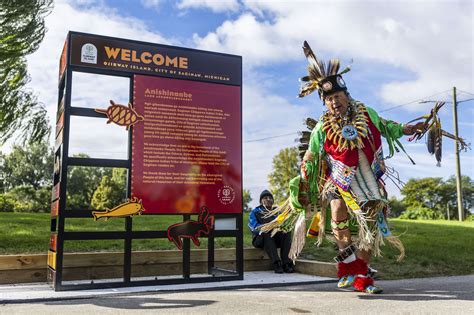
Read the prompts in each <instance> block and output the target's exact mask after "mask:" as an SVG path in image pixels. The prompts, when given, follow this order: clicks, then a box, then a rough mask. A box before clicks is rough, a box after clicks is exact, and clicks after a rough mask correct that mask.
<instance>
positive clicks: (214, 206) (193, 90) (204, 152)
mask: <svg viewBox="0 0 474 315" xmlns="http://www.w3.org/2000/svg"><path fill="white" fill-rule="evenodd" d="M133 94H134V95H133V103H134V106H135V110H136V111H137V113H138V114H140V115H142V116H143V117H144V121H142V122H139V123H137V124H136V125H134V126H133V140H132V141H133V143H132V187H131V188H132V197H138V198H139V199H142V202H143V207H144V208H145V210H146V212H145V214H146V213H148V214H150V213H166V214H175V213H198V212H199V209H200V208H201V207H202V206H206V207H207V208H208V209H209V211H210V213H241V212H242V191H241V187H242V152H241V150H242V149H241V141H242V140H241V108H240V104H241V102H240V94H241V93H240V87H238V86H230V85H222V84H213V83H204V82H194V81H184V80H178V79H169V78H157V77H148V76H135V77H134V92H133Z"/></svg>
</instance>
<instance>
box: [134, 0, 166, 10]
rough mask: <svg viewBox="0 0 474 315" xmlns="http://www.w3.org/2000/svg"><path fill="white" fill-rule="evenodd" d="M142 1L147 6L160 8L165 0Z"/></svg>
mask: <svg viewBox="0 0 474 315" xmlns="http://www.w3.org/2000/svg"><path fill="white" fill-rule="evenodd" d="M140 3H141V4H142V5H143V6H144V7H145V8H154V9H159V8H160V5H161V4H162V3H163V0H140Z"/></svg>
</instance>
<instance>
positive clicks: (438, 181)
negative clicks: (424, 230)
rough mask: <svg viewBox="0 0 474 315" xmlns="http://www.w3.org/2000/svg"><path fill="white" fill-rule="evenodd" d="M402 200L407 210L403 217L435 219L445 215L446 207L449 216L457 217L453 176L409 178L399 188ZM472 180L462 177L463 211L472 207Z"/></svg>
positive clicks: (473, 187)
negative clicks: (446, 178)
mask: <svg viewBox="0 0 474 315" xmlns="http://www.w3.org/2000/svg"><path fill="white" fill-rule="evenodd" d="M401 193H402V195H403V196H404V198H403V200H402V202H403V204H404V205H405V206H406V208H407V210H406V211H405V212H404V213H403V214H402V216H401V217H403V218H411V219H412V218H413V219H415V218H424V219H435V218H444V217H446V216H447V214H446V208H448V209H450V217H451V218H457V217H458V213H457V205H456V203H457V200H456V179H455V177H454V176H452V177H451V178H449V179H448V180H447V181H443V179H442V178H440V177H427V178H422V179H410V180H409V181H408V182H407V184H406V185H405V186H404V187H403V188H402V190H401ZM473 193H474V186H473V182H472V181H471V179H470V178H469V177H468V176H463V177H462V194H463V208H464V211H465V213H468V209H470V208H471V207H472V194H473Z"/></svg>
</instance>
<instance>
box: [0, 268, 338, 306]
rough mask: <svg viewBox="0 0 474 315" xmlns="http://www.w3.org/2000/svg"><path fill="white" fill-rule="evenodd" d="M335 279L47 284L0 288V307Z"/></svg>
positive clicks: (265, 275)
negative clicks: (59, 288)
mask: <svg viewBox="0 0 474 315" xmlns="http://www.w3.org/2000/svg"><path fill="white" fill-rule="evenodd" d="M335 281H336V280H335V279H331V278H325V277H318V276H311V275H305V274H301V273H293V274H275V273H274V272H271V271H254V272H246V273H245V274H244V280H242V281H240V280H238V281H222V282H204V283H191V284H177V285H161V286H144V287H126V288H116V289H100V290H77V291H63V292H54V291H53V289H51V287H50V286H49V285H47V284H17V285H0V304H3V303H25V302H36V301H40V302H43V301H59V300H68V299H84V298H90V297H98V296H115V295H127V294H134V293H135V294H136V293H145V292H170V291H181V292H182V291H197V290H200V291H204V290H223V289H225V290H230V289H236V288H251V287H269V286H273V287H274V286H281V285H295V284H302V283H307V284H309V283H325V282H335Z"/></svg>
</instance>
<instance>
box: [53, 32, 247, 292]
mask: <svg viewBox="0 0 474 315" xmlns="http://www.w3.org/2000/svg"><path fill="white" fill-rule="evenodd" d="M75 36H80V37H84V38H88V39H91V40H105V41H108V40H111V41H118V42H120V43H124V44H126V45H127V44H128V45H142V46H146V47H152V48H157V49H165V50H166V49H172V50H174V51H185V52H186V51H187V52H192V53H197V54H199V55H211V56H213V57H217V58H221V59H222V60H224V61H225V60H226V59H228V58H232V59H233V60H235V62H234V68H233V69H234V70H233V71H234V72H235V73H236V74H237V75H236V76H235V77H234V78H233V79H232V80H227V82H215V81H213V79H212V78H211V79H205V80H202V79H196V78H190V80H195V81H201V82H214V83H218V84H230V85H235V86H239V87H240V121H241V126H240V132H241V130H242V120H241V117H242V57H240V56H234V55H227V54H220V53H214V52H205V51H199V50H194V49H187V48H179V47H172V46H166V45H158V44H151V43H144V42H139V41H133V40H126V39H119V38H113V37H106V36H98V35H93V34H85V33H78V32H69V33H68V36H67V39H66V42H65V45H64V49H63V52H62V54H61V59H60V67H59V68H60V70H59V86H58V88H59V92H58V115H57V117H56V120H57V121H56V134H55V135H56V141H55V169H56V170H57V171H55V175H54V182H53V191H52V198H51V238H50V246H49V247H50V248H49V251H48V267H47V268H48V271H47V275H48V277H47V278H48V282H49V283H50V284H51V285H52V287H53V288H54V290H56V291H65V290H79V289H98V288H116V287H126V286H144V285H169V284H182V283H197V282H217V281H230V280H242V279H243V260H244V258H243V217H242V215H243V213H242V212H240V213H238V214H214V216H215V218H216V220H218V219H225V218H233V219H235V222H236V228H235V229H231V230H211V232H210V233H209V235H208V236H207V238H208V276H193V277H191V272H190V270H191V261H190V256H191V246H190V240H189V239H183V249H182V266H183V268H182V270H183V273H182V276H181V277H177V278H166V279H156V278H155V280H133V279H132V276H131V274H132V241H133V240H136V239H160V238H167V231H166V230H156V231H134V229H133V218H132V217H127V218H125V225H124V230H123V231H81V232H78V231H74V232H71V231H65V223H66V221H71V220H74V219H75V218H92V210H90V209H83V210H68V209H66V191H67V172H68V167H69V166H87V167H116V168H125V169H127V170H128V182H127V196H128V197H130V195H131V187H130V183H131V178H130V175H131V160H132V141H131V138H132V129H130V130H129V131H128V159H123V160H119V159H101V158H78V157H69V132H70V119H71V117H72V116H81V117H91V118H105V117H104V116H103V115H102V114H100V113H97V112H95V111H94V109H91V108H81V107H72V106H71V90H72V85H73V75H74V73H75V72H83V73H92V74H99V75H109V76H120V77H126V78H129V80H130V90H129V91H130V93H129V100H130V101H132V100H133V76H134V75H135V74H143V73H136V72H131V71H121V70H116V69H100V68H94V67H89V66H87V65H85V66H84V65H78V64H74V63H72V62H71V56H72V51H71V49H72V38H73V37H75ZM218 66H221V65H218ZM146 75H153V76H158V77H171V76H170V75H164V74H162V73H156V74H150V73H147V74H146ZM180 79H185V80H186V78H180ZM132 128H133V127H132ZM240 152H242V143H240ZM241 167H242V165H241ZM240 189H241V190H243V187H240ZM149 215H160V214H149ZM177 215H178V214H177ZM181 216H182V218H183V222H184V221H187V220H189V219H190V218H191V214H181ZM201 237H204V236H201ZM218 237H234V238H235V240H236V246H235V248H236V253H235V257H236V261H235V266H236V270H235V271H229V270H224V269H220V268H217V267H216V266H215V255H214V254H215V249H214V248H215V242H214V240H215V238H218ZM77 240H123V242H124V252H123V276H122V279H121V280H120V279H109V281H105V282H98V283H97V282H94V281H93V279H91V281H89V282H85V281H76V282H72V281H67V283H64V280H63V270H64V244H65V242H68V241H77ZM71 282H72V283H71Z"/></svg>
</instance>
